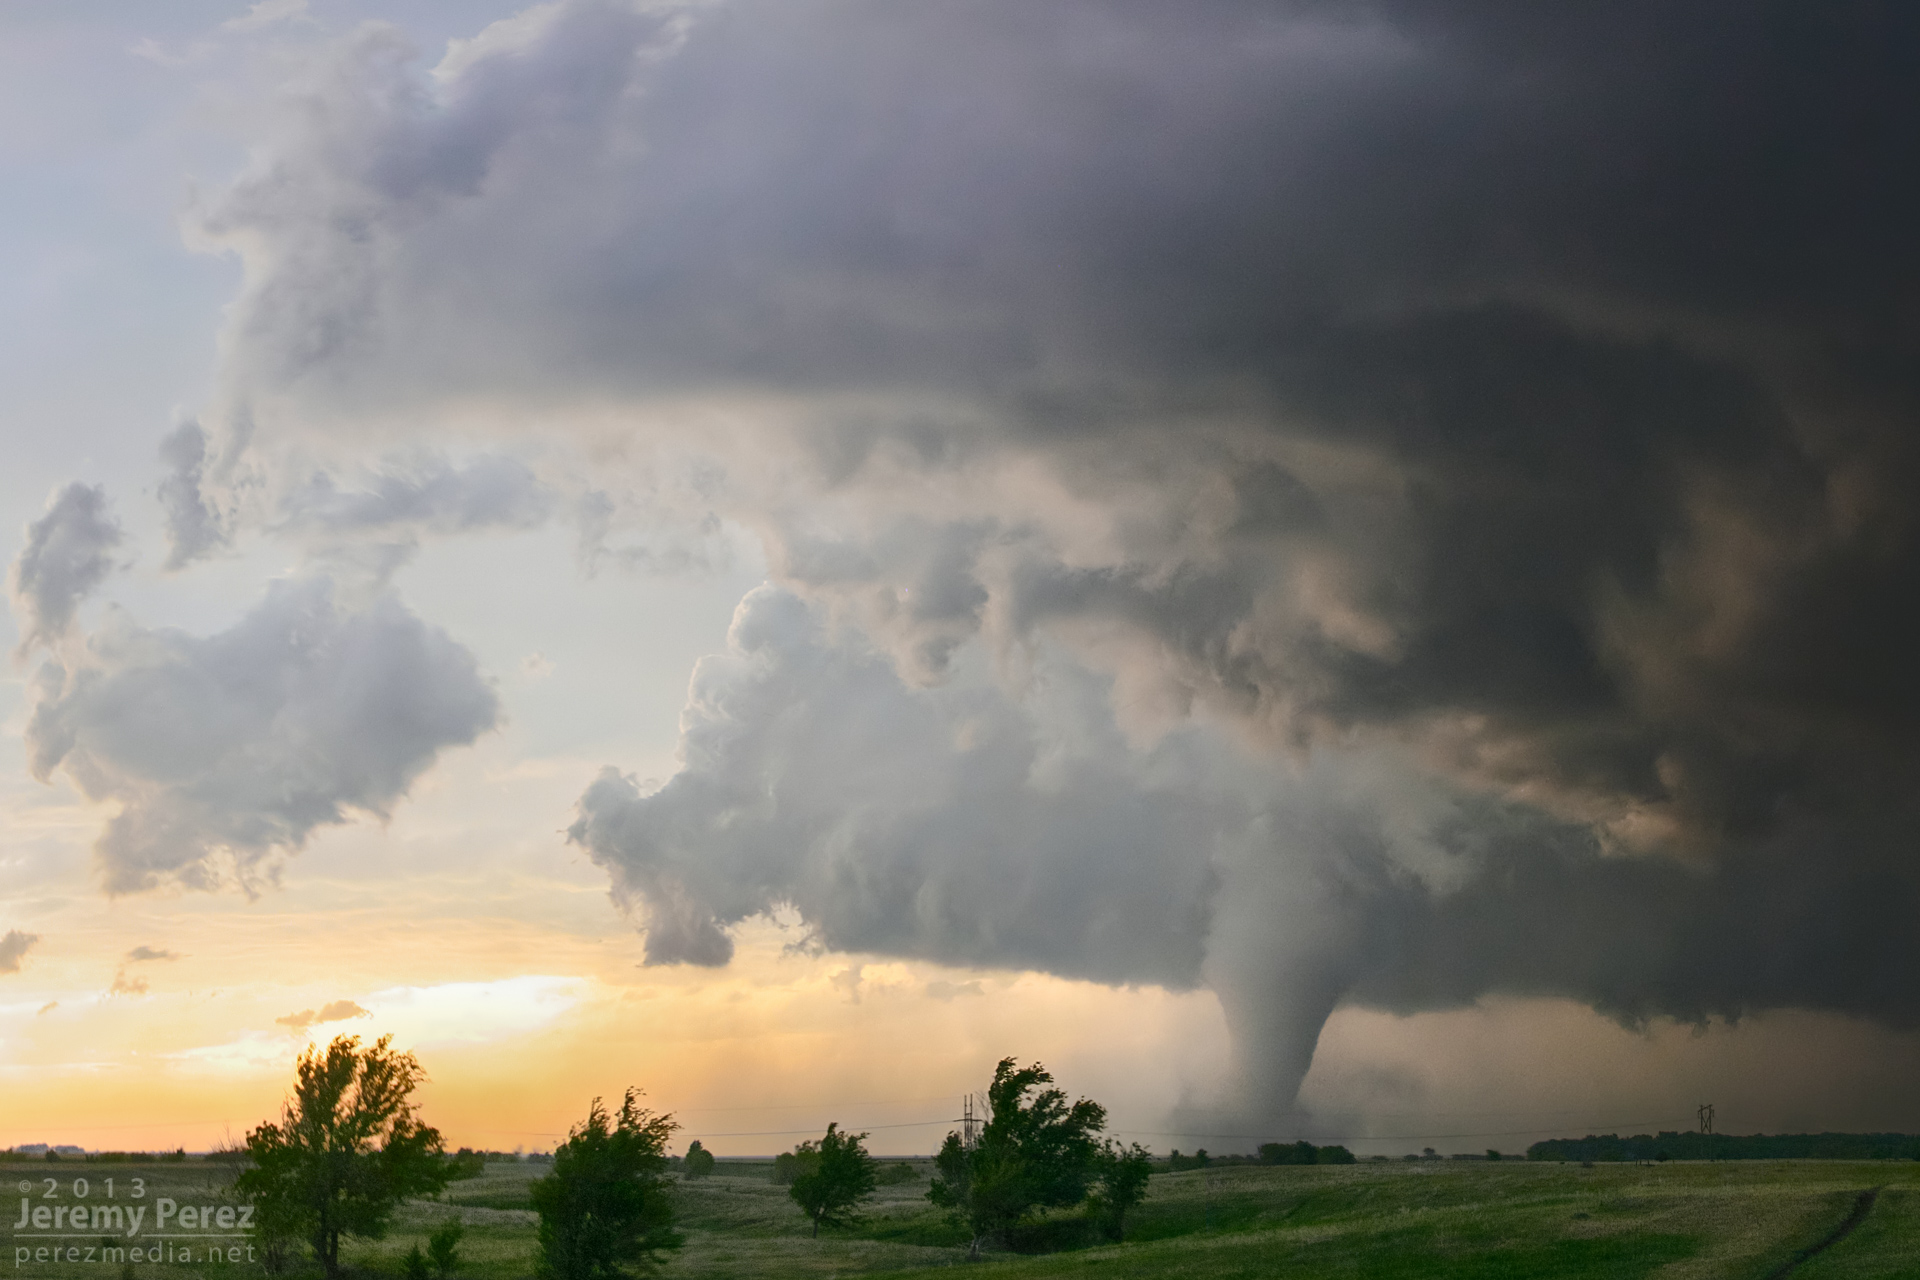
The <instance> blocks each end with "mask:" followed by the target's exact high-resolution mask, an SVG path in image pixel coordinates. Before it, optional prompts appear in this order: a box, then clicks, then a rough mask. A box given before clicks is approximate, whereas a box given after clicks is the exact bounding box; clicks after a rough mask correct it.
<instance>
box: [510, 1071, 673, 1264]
mask: <svg viewBox="0 0 1920 1280" xmlns="http://www.w3.org/2000/svg"><path fill="white" fill-rule="evenodd" d="M638 1097H639V1090H637V1089H628V1090H627V1093H626V1097H625V1099H624V1100H623V1101H622V1102H621V1104H620V1110H619V1111H618V1112H617V1113H615V1114H613V1115H609V1114H608V1113H607V1109H606V1107H605V1106H603V1105H602V1104H601V1101H600V1099H598V1098H595V1099H594V1100H593V1105H592V1106H591V1107H589V1108H588V1109H587V1118H586V1120H585V1121H584V1122H582V1123H581V1124H578V1125H576V1126H574V1128H573V1129H572V1131H571V1132H569V1133H568V1135H567V1140H566V1141H565V1142H563V1143H561V1144H560V1146H559V1147H557V1148H555V1150H554V1153H553V1172H552V1173H549V1174H548V1175H547V1176H546V1177H544V1178H542V1179H540V1180H539V1181H538V1182H535V1183H534V1184H533V1187H532V1199H533V1207H534V1209H535V1211H536V1212H538V1213H539V1215H540V1231H539V1240H540V1257H539V1270H540V1274H541V1275H543V1276H546V1277H550V1278H551V1280H620V1278H621V1277H626V1276H630V1275H632V1274H634V1272H635V1271H636V1270H639V1269H642V1268H647V1267H651V1266H653V1265H655V1264H657V1263H658V1262H659V1260H660V1254H661V1252H662V1251H663V1250H667V1249H677V1248H679V1247H680V1244H681V1242H682V1237H681V1235H680V1233H679V1232H677V1231H675V1230H674V1229H673V1200H672V1183H671V1181H670V1180H669V1179H668V1177H667V1140H668V1139H669V1138H671V1137H672V1136H673V1131H674V1130H675V1129H678V1128H679V1127H680V1126H679V1125H678V1124H676V1123H674V1119H673V1117H672V1116H665V1115H655V1114H654V1113H653V1112H651V1111H648V1110H647V1109H646V1108H644V1107H642V1106H640V1104H639V1102H638V1101H637V1099H638Z"/></svg>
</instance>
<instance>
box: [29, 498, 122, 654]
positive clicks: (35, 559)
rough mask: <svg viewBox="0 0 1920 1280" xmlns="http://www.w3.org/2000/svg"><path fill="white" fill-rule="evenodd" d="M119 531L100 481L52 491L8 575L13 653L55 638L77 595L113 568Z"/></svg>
mask: <svg viewBox="0 0 1920 1280" xmlns="http://www.w3.org/2000/svg"><path fill="white" fill-rule="evenodd" d="M124 536H125V535H124V534H123V533H122V531H121V528H120V524H119V522H118V521H117V520H115V519H114V518H113V516H112V514H111V513H110V512H109V511H108V509H107V493H106V490H105V489H103V488H101V487H100V486H98V485H85V484H79V483H77V482H76V483H74V484H69V485H68V486H66V487H65V488H64V489H61V490H60V491H59V492H58V493H56V494H54V495H53V497H52V498H51V499H50V500H49V501H48V503H47V510H46V514H45V515H43V516H41V517H40V518H39V519H38V520H35V521H34V522H33V523H32V524H30V525H28V526H27V545H26V546H25V547H24V548H23V549H22V550H21V552H20V556H19V558H18V559H16V560H15V561H14V562H13V569H12V572H11V574H10V575H9V578H8V588H9V590H10V592H11V593H12V600H13V612H14V617H15V618H16V619H17V620H18V622H19V626H20V647H19V648H18V649H17V650H16V651H15V657H17V658H24V657H25V656H26V655H27V654H29V653H31V652H32V651H33V650H35V649H38V648H52V647H53V646H54V645H56V644H57V643H59V641H60V640H61V639H62V637H64V636H65V635H66V634H67V632H68V629H69V628H71V627H72V625H73V613H74V609H75V608H76V607H77V606H78V605H79V603H80V601H81V600H82V599H84V598H85V597H86V596H87V595H88V593H90V592H91V591H93V589H94V588H95V587H98V586H99V585H100V584H101V583H102V582H104V581H106V579H107V575H108V574H110V573H112V572H113V568H114V563H113V556H112V552H113V549H114V548H115V547H117V546H119V545H120V542H121V540H122V538H123V537H124Z"/></svg>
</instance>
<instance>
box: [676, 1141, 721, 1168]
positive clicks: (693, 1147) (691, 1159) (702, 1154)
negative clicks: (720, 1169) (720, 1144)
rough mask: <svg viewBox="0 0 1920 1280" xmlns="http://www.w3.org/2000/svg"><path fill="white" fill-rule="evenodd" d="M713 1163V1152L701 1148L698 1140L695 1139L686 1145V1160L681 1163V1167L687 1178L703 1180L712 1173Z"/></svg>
mask: <svg viewBox="0 0 1920 1280" xmlns="http://www.w3.org/2000/svg"><path fill="white" fill-rule="evenodd" d="M713 1163H714V1161H713V1152H711V1151H709V1150H707V1149H706V1148H705V1147H703V1146H701V1145H700V1139H698V1138H695V1139H694V1140H693V1141H692V1142H690V1143H688V1144H687V1154H686V1158H685V1159H684V1160H683V1161H681V1167H682V1169H683V1170H684V1171H685V1173H686V1176H687V1177H689V1178H705V1177H708V1176H710V1175H711V1174H712V1173H713Z"/></svg>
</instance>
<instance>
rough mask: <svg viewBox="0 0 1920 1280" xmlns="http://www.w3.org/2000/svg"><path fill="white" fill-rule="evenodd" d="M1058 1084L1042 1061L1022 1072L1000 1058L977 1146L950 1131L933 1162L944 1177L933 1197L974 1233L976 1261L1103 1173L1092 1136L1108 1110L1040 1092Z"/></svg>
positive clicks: (1074, 1200) (1071, 1200)
mask: <svg viewBox="0 0 1920 1280" xmlns="http://www.w3.org/2000/svg"><path fill="white" fill-rule="evenodd" d="M1052 1083H1053V1076H1052V1075H1051V1074H1049V1073H1048V1071H1047V1070H1046V1068H1045V1067H1042V1066H1041V1065H1040V1064H1039V1063H1037V1062H1036V1063H1034V1064H1033V1065H1032V1066H1030V1067H1024V1068H1016V1067H1015V1065H1014V1060H1013V1059H1012V1058H1002V1059H1001V1060H1000V1063H999V1065H998V1066H996V1067H995V1068H994V1072H993V1083H992V1084H991V1085H989V1086H988V1087H987V1106H988V1109H989V1112H990V1115H989V1118H988V1120H987V1122H986V1124H985V1125H984V1126H982V1128H981V1130H980V1137H979V1140H978V1141H977V1142H976V1143H975V1144H974V1145H973V1146H972V1147H968V1146H966V1145H965V1144H964V1143H963V1142H961V1140H960V1135H959V1134H957V1133H949V1134H948V1135H947V1140H946V1142H945V1143H944V1144H943V1145H942V1146H941V1148H940V1154H939V1155H938V1156H936V1157H935V1158H934V1164H935V1165H936V1166H937V1167H938V1169H939V1171H940V1176H938V1177H936V1178H935V1179H934V1180H933V1186H932V1188H931V1189H930V1190H929V1191H928V1192H927V1198H928V1199H930V1200H932V1201H933V1202H934V1203H935V1204H937V1205H942V1206H944V1207H946V1208H949V1209H952V1210H953V1211H954V1216H955V1217H956V1218H959V1219H960V1220H962V1221H964V1222H965V1223H966V1224H967V1225H968V1227H969V1228H970V1229H971V1230H972V1232H973V1244H972V1247H971V1248H970V1249H969V1250H968V1254H967V1256H968V1257H970V1258H978V1257H979V1256H980V1253H981V1250H982V1248H983V1247H984V1246H985V1245H986V1243H987V1242H989V1241H993V1240H1000V1239H1004V1238H1005V1236H1006V1234H1007V1232H1008V1231H1010V1230H1011V1229H1012V1228H1013V1227H1015V1226H1016V1225H1018V1224H1019V1223H1020V1222H1021V1220H1022V1219H1024V1218H1026V1217H1027V1215H1029V1214H1030V1213H1032V1212H1033V1211H1034V1210H1036V1209H1058V1208H1066V1207H1067V1206H1069V1205H1076V1204H1079V1203H1080V1202H1081V1201H1082V1200H1085V1199H1086V1198H1087V1192H1088V1189H1089V1188H1090V1187H1091V1185H1092V1184H1093V1182H1094V1180H1095V1178H1096V1177H1097V1175H1098V1169H1099V1158H1100V1153H1101V1146H1100V1143H1099V1141H1098V1139H1096V1138H1095V1136H1094V1135H1095V1134H1097V1133H1098V1132H1099V1131H1100V1130H1101V1129H1103V1128H1104V1127H1106V1123H1107V1111H1106V1108H1105V1107H1102V1106H1101V1105H1100V1104H1099V1103H1097V1102H1092V1101H1089V1100H1088V1099H1086V1098H1082V1099H1080V1100H1079V1101H1078V1102H1075V1103H1073V1104H1072V1105H1068V1103H1067V1095H1066V1094H1064V1093H1062V1092H1061V1091H1060V1090H1058V1089H1053V1088H1041V1086H1043V1085H1051V1084H1052ZM1036 1089H1038V1090H1039V1092H1038V1093H1035V1092H1034V1091H1035V1090H1036ZM1028 1094H1033V1097H1032V1098H1031V1099H1029V1098H1028V1096H1027V1095H1028Z"/></svg>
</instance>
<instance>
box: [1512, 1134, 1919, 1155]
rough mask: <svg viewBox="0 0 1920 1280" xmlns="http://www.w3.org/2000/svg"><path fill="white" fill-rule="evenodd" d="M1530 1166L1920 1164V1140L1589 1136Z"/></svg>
mask: <svg viewBox="0 0 1920 1280" xmlns="http://www.w3.org/2000/svg"><path fill="white" fill-rule="evenodd" d="M1527 1159H1529V1160H1575V1161H1592V1162H1601V1161H1607V1162H1613V1161H1622V1160H1630V1161H1639V1160H1920V1137H1915V1136H1914V1135H1912V1134H1906V1133H1776V1134H1765V1133H1753V1134H1731V1133H1691V1132H1688V1133H1678V1132H1666V1133H1655V1134H1646V1133H1641V1134H1635V1135H1634V1136H1633V1137H1630V1138H1622V1137H1620V1136H1619V1135H1618V1134H1613V1133H1607V1134H1600V1135H1597V1136H1596V1135H1594V1134H1589V1135H1587V1136H1586V1137H1584V1138H1553V1139H1550V1140H1548V1141H1546V1142H1536V1143H1534V1144H1533V1145H1532V1146H1530V1147H1528V1148H1527Z"/></svg>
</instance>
